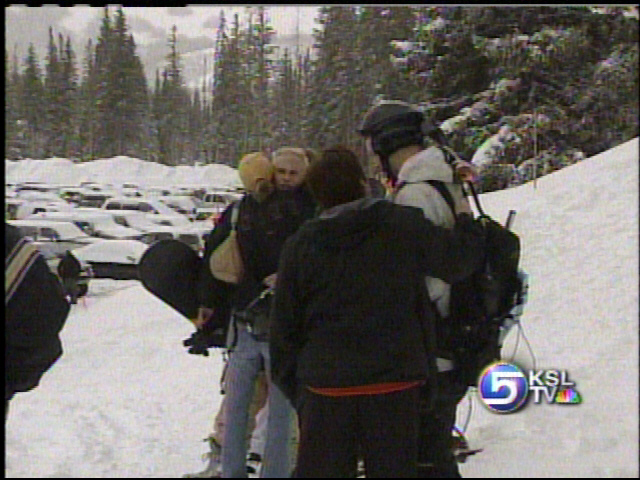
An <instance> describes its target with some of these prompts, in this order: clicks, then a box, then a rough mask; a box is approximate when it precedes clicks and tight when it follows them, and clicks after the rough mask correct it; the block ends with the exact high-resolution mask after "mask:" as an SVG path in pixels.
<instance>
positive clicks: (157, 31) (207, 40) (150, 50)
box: [5, 5, 318, 76]
mask: <svg viewBox="0 0 640 480" xmlns="http://www.w3.org/2000/svg"><path fill="white" fill-rule="evenodd" d="M115 10H116V7H115V6H114V7H110V13H111V12H115ZM123 10H124V13H125V18H126V21H127V26H128V27H129V31H130V32H131V33H133V36H134V39H135V42H136V46H137V52H138V54H139V55H140V57H141V59H142V61H143V63H144V64H145V67H146V71H147V75H148V76H151V75H153V71H154V67H155V66H157V64H158V63H159V62H162V61H163V59H164V57H165V55H166V54H167V51H168V47H167V39H168V36H169V33H170V31H171V27H172V26H173V25H174V24H175V25H176V27H177V31H178V51H179V52H180V53H182V54H185V53H189V52H194V51H199V50H204V49H207V48H211V47H213V46H214V43H215V35H216V29H217V28H218V24H219V20H220V12H221V11H222V10H224V13H225V17H226V19H227V22H228V23H231V22H232V21H233V15H234V13H238V14H239V15H240V20H241V21H244V20H245V19H246V16H247V8H246V7H244V6H236V5H233V6H230V5H210V6H203V5H193V6H188V7H124V8H123ZM317 11H318V7H317V6H295V5H293V6H279V7H272V6H269V7H268V8H267V14H268V16H269V19H270V23H271V25H272V26H273V27H274V29H275V31H276V34H277V35H295V34H296V26H297V25H299V31H300V34H301V35H305V34H306V35H310V34H311V33H312V31H313V28H314V27H315V26H317V25H316V24H315V22H314V20H315V17H316V15H317ZM102 16H103V7H86V6H76V7H58V6H44V7H25V6H11V7H5V45H6V48H7V51H8V53H9V57H10V58H11V57H12V55H13V53H14V47H15V52H16V54H17V56H18V60H19V62H20V65H21V66H22V65H24V59H25V57H26V53H27V48H28V46H29V43H33V44H34V46H35V47H36V52H37V56H38V61H39V64H40V66H41V67H44V59H45V55H46V48H47V45H48V41H49V27H52V28H53V34H54V36H55V37H56V38H57V36H58V33H61V34H62V35H63V36H64V37H65V38H66V37H67V36H70V37H71V44H72V46H73V49H74V52H75V54H76V59H77V61H78V64H79V65H81V64H82V62H83V60H84V50H85V46H86V44H87V40H88V39H89V38H92V39H93V41H94V44H95V40H96V39H97V37H98V35H99V31H100V23H101V20H102Z"/></svg>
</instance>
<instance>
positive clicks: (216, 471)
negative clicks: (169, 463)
mask: <svg viewBox="0 0 640 480" xmlns="http://www.w3.org/2000/svg"><path fill="white" fill-rule="evenodd" d="M204 441H205V442H209V448H211V450H210V451H209V452H207V453H205V454H204V455H203V456H202V458H203V460H207V459H208V461H209V463H208V464H207V468H205V469H204V470H203V471H201V472H198V473H187V474H186V475H183V476H182V478H220V474H221V472H222V465H221V463H220V454H221V453H222V447H221V446H220V444H219V443H218V442H216V440H215V439H214V438H213V437H209V438H205V439H204Z"/></svg>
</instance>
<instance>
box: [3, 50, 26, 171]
mask: <svg viewBox="0 0 640 480" xmlns="http://www.w3.org/2000/svg"><path fill="white" fill-rule="evenodd" d="M4 63H5V97H4V98H5V101H4V126H5V134H4V148H5V154H6V157H7V158H10V159H19V158H21V157H22V153H23V150H24V142H23V137H24V132H23V131H22V123H23V121H22V106H21V102H20V90H21V85H20V84H21V81H22V78H21V76H20V73H19V71H18V58H17V54H16V53H15V51H14V54H13V58H12V61H11V63H10V64H9V53H8V52H7V50H6V48H5V51H4Z"/></svg>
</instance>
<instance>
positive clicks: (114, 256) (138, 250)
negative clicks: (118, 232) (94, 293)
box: [71, 240, 148, 280]
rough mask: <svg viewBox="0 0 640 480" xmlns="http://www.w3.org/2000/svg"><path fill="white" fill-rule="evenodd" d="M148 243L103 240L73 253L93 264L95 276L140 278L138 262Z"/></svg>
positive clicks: (125, 278)
mask: <svg viewBox="0 0 640 480" xmlns="http://www.w3.org/2000/svg"><path fill="white" fill-rule="evenodd" d="M147 248H148V245H147V244H145V243H143V242H140V241H138V240H101V241H99V242H96V243H94V244H92V245H89V246H86V247H81V248H77V249H75V250H73V251H72V252H71V253H73V255H75V257H76V258H77V259H78V260H80V261H81V262H85V263H87V264H89V265H90V266H91V269H92V270H93V276H94V278H113V279H115V280H136V279H138V263H139V262H140V258H142V255H143V254H144V252H145V251H146V250H147Z"/></svg>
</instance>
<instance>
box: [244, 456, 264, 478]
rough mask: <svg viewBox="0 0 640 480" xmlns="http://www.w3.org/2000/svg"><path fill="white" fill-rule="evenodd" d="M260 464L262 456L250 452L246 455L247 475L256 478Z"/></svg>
mask: <svg viewBox="0 0 640 480" xmlns="http://www.w3.org/2000/svg"><path fill="white" fill-rule="evenodd" d="M261 463H262V456H260V454H259V453H255V452H251V453H249V455H247V473H248V474H249V475H252V476H255V477H257V476H258V474H259V473H260V464H261Z"/></svg>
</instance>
